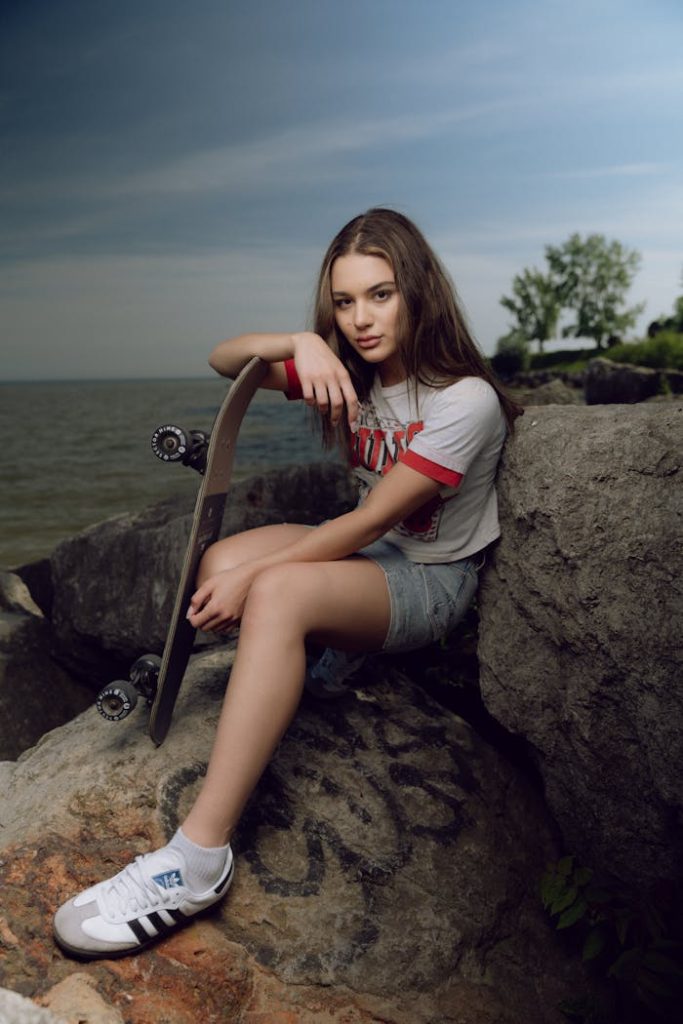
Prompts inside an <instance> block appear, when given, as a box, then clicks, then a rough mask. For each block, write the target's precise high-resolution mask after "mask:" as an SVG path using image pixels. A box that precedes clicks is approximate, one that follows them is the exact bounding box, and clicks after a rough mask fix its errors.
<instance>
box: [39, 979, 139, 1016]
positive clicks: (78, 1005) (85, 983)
mask: <svg viewBox="0 0 683 1024" xmlns="http://www.w3.org/2000/svg"><path fill="white" fill-rule="evenodd" d="M40 1004H41V1005H42V1006H46V1007H48V1009H50V1010H51V1011H52V1013H53V1014H54V1015H55V1016H56V1017H58V1018H59V1020H60V1021H62V1022H63V1024H125V1020H124V1017H123V1016H122V1014H121V1011H120V1010H118V1009H117V1008H116V1007H115V1006H110V1005H108V1004H107V1002H106V1001H105V1000H104V999H103V998H102V996H101V995H100V994H99V992H98V991H97V989H96V988H95V982H94V979H93V978H91V977H90V975H88V974H84V973H76V974H70V975H69V976H68V977H67V978H64V979H63V981H60V982H58V983H57V984H56V985H55V986H54V988H51V989H50V991H49V992H47V993H46V994H45V995H44V996H43V997H42V998H41V999H40Z"/></svg>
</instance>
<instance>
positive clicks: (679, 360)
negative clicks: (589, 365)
mask: <svg viewBox="0 0 683 1024" xmlns="http://www.w3.org/2000/svg"><path fill="white" fill-rule="evenodd" d="M608 355H609V358H610V359H613V360H614V362H615V363H632V364H635V365H637V366H650V367H652V368H653V369H655V370H664V369H673V370H683V334H677V333H676V332H675V331H660V332H659V333H658V334H656V335H655V336H654V338H647V339H646V340H645V341H636V342H629V343H626V344H623V345H615V346H614V348H611V349H610V350H609V353H608Z"/></svg>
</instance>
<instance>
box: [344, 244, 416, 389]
mask: <svg viewBox="0 0 683 1024" xmlns="http://www.w3.org/2000/svg"><path fill="white" fill-rule="evenodd" d="M330 283H331V286H332V301H333V303H334V316H335V320H336V322H337V326H338V327H339V329H340V331H341V332H342V333H343V335H344V337H345V338H346V340H347V341H348V343H349V345H351V347H352V348H353V349H354V350H355V351H356V352H357V353H358V355H359V356H360V357H361V358H362V359H364V360H365V362H366V363H374V364H375V365H376V366H377V368H378V370H379V375H380V380H381V382H382V385H383V386H384V387H388V386H390V385H391V384H398V383H400V381H402V380H404V379H405V371H404V369H403V366H402V363H401V360H400V357H399V353H398V337H397V332H398V313H399V309H400V306H401V296H400V295H399V292H398V290H397V288H396V280H395V278H394V272H393V270H392V268H391V264H390V263H388V261H387V260H385V259H384V258H383V257H381V256H365V255H362V254H361V253H357V252H355V253H349V254H348V255H346V256H339V257H338V258H337V259H336V260H335V261H334V263H333V264H332V273H331V275H330Z"/></svg>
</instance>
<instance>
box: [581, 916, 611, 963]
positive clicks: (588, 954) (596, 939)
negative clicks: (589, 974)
mask: <svg viewBox="0 0 683 1024" xmlns="http://www.w3.org/2000/svg"><path fill="white" fill-rule="evenodd" d="M606 942H607V931H606V929H605V928H603V927H601V926H600V925H598V927H597V928H591V930H590V931H589V933H588V935H587V936H586V941H585V942H584V944H583V951H582V953H581V959H582V960H595V958H596V957H597V956H600V954H601V953H602V951H603V949H604V948H605V943H606Z"/></svg>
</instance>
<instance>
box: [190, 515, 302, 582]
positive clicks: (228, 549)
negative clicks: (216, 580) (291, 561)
mask: <svg viewBox="0 0 683 1024" xmlns="http://www.w3.org/2000/svg"><path fill="white" fill-rule="evenodd" d="M310 529H311V527H310V526H302V525H300V524H297V523H278V524H276V525H274V526H257V527H256V528H255V529H253V530H245V531H244V533H235V534H233V536H232V537H225V538H224V539H223V540H219V541H216V543H215V544H212V545H211V547H210V548H208V549H207V551H205V552H204V556H203V558H202V561H201V564H200V566H199V571H198V573H197V586H200V585H201V584H202V583H203V582H204V580H206V579H208V578H209V576H214V575H215V574H216V573H217V572H223V571H224V570H225V569H234V568H235V566H237V565H242V563H243V562H251V561H252V560H253V559H255V558H262V557H263V556H265V555H270V554H272V553H273V552H274V551H279V550H280V548H286V547H288V546H289V545H290V544H294V542H295V541H297V540H299V538H300V537H302V536H304V534H306V533H307V532H308V531H309V530H310Z"/></svg>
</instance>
